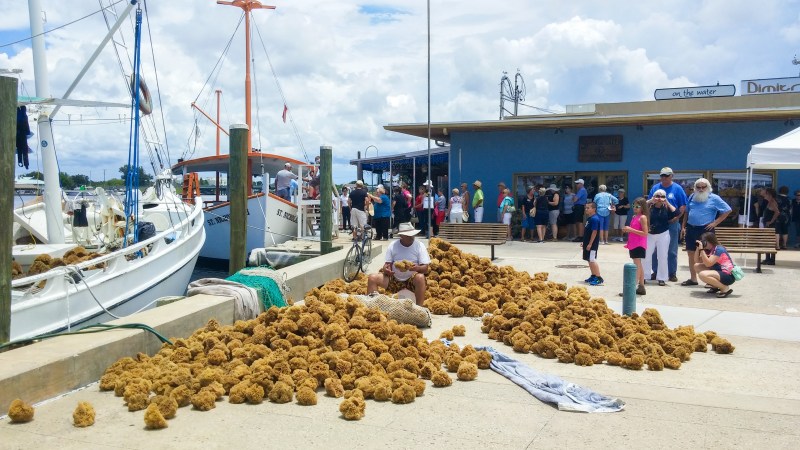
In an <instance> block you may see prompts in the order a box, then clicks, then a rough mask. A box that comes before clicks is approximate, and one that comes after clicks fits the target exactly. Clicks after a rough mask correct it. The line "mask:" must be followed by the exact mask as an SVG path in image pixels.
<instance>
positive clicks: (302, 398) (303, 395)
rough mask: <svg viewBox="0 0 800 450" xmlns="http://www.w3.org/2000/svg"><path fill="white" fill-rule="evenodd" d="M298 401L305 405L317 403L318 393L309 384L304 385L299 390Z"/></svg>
mask: <svg viewBox="0 0 800 450" xmlns="http://www.w3.org/2000/svg"><path fill="white" fill-rule="evenodd" d="M296 396H297V403H298V404H300V405H303V406H311V405H316V404H317V393H316V392H314V390H313V389H311V388H310V387H308V386H303V387H301V388H300V389H298V390H297V395H296Z"/></svg>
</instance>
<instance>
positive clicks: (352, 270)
mask: <svg viewBox="0 0 800 450" xmlns="http://www.w3.org/2000/svg"><path fill="white" fill-rule="evenodd" d="M359 270H361V249H359V248H358V245H354V246H352V247H350V251H348V252H347V256H345V257H344V265H343V266H342V278H344V281H347V282H348V283H349V282H351V281H353V280H355V279H356V277H357V276H358V271H359Z"/></svg>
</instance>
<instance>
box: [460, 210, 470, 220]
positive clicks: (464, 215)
mask: <svg viewBox="0 0 800 450" xmlns="http://www.w3.org/2000/svg"><path fill="white" fill-rule="evenodd" d="M461 218H462V219H464V222H466V221H468V220H469V213H468V212H466V211H464V212H463V213H461Z"/></svg>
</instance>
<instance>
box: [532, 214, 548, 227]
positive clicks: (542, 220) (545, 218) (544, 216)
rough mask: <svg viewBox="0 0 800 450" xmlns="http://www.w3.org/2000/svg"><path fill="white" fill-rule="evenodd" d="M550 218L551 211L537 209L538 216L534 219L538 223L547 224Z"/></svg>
mask: <svg viewBox="0 0 800 450" xmlns="http://www.w3.org/2000/svg"><path fill="white" fill-rule="evenodd" d="M548 220H550V213H549V212H548V211H547V210H542V211H536V216H535V217H534V219H533V221H534V222H536V225H547V222H548Z"/></svg>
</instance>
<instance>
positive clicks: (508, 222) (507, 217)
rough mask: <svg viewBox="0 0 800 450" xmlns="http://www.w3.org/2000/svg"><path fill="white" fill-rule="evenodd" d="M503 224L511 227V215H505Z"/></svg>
mask: <svg viewBox="0 0 800 450" xmlns="http://www.w3.org/2000/svg"><path fill="white" fill-rule="evenodd" d="M503 224H504V225H511V213H509V212H507V213H503Z"/></svg>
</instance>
